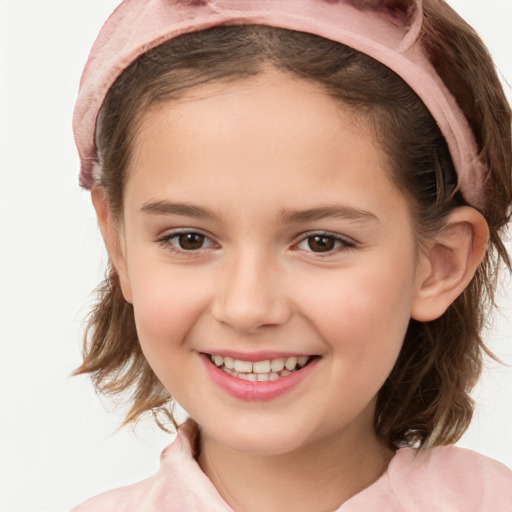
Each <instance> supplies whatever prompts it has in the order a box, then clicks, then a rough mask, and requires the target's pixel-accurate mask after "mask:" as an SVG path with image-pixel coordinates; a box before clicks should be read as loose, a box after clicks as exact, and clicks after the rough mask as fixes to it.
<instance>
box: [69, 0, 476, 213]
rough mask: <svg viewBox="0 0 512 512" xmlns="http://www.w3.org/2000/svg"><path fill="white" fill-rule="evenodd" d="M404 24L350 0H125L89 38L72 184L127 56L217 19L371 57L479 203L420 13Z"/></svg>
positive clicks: (85, 173) (454, 110)
mask: <svg viewBox="0 0 512 512" xmlns="http://www.w3.org/2000/svg"><path fill="white" fill-rule="evenodd" d="M416 4H417V5H416V10H415V13H414V16H413V18H412V20H410V21H409V22H408V23H407V24H405V23H403V22H400V21H399V20H398V19H395V18H392V17H391V16H389V15H384V14H383V13H378V12H369V11H367V10H366V11H363V10H360V9H358V8H357V7H355V6H354V2H352V1H350V0H181V1H180V0H125V1H124V2H123V3H122V4H121V5H120V6H119V7H118V8H117V9H116V10H115V11H114V13H113V14H112V15H111V16H110V18H109V19H108V20H107V21H106V23H105V25H104V26H103V28H102V30H101V32H100V34H99V35H98V38H97V39H96V41H95V43H94V45H93V48H92V50H91V54H90V55H89V59H88V61H87V64H86V66H85V69H84V72H83V75H82V79H81V82H80V91H79V94H78V99H77V103H76V106H75V111H74V117H73V130H74V134H75V140H76V144H77V147H78V152H79V155H80V160H81V170H80V185H81V186H82V187H84V188H87V189H90V188H91V187H92V185H93V173H92V170H93V166H94V165H95V162H96V161H97V154H96V146H95V128H96V119H97V116H98V112H99V110H100V108H101V105H102V103H103V100H104V98H105V95H106V93H107V91H108V89H109V88H110V86H111V85H112V84H113V83H114V81H115V80H116V78H117V77H118V76H119V75H120V74H121V73H122V71H123V70H124V69H126V68H127V67H128V66H129V65H130V64H131V63H132V62H133V61H134V60H136V59H137V57H139V56H140V55H142V54H143V53H146V52H147V51H149V50H151V49H152V48H154V47H156V46H158V45H160V44H162V43H164V42H166V41H168V40H170V39H172V38H174V37H177V36H179V35H181V34H185V33H188V32H195V31H199V30H203V29H206V28H210V27H213V26H218V25H239V24H242V25H249V24H250V25H256V24H257V25H268V26H275V27H280V28H285V29H291V30H296V31H301V32H308V33H311V34H316V35H319V36H321V37H324V38H326V39H331V40H333V41H337V42H339V43H343V44H345V45H347V46H350V47H351V48H353V49H355V50H358V51H360V52H362V53H365V54H367V55H369V56H370V57H373V58H374V59H375V60H377V61H379V62H381V63H382V64H384V65H385V66H387V67H388V68H390V69H391V70H393V71H394V72H395V73H396V74H397V75H399V76H400V77H401V78H402V79H403V80H404V81H405V82H406V83H407V84H408V85H409V86H410V87H411V89H412V90H413V91H415V93H416V94H417V95H418V96H419V97H420V98H421V100H422V101H423V103H424V104H425V106H426V107H427V108H428V110H429V111H430V113H431V115H432V117H433V118H434V119H435V121H436V122H437V124H438V126H439V128H440V130H441V132H442V133H443V135H444V137H445V139H446V142H447V145H448V148H449V150H450V154H451V157H452V161H453V164H454V167H455V171H456V173H457V176H458V183H459V188H460V191H461V193H462V195H463V196H464V198H465V200H466V201H467V202H468V203H469V204H471V205H473V206H475V207H483V205H484V198H483V192H482V188H483V187H482V183H483V180H484V167H483V165H482V163H481V162H480V161H479V159H478V150H477V146H476V142H475V139H474V136H473V133H472V131H471V129H470V127H469V124H468V122H467V120H466V118H465V116H464V114H463V113H462V111H461V109H460V108H459V107H458V105H457V102H456V101H455V98H454V97H453V96H452V95H451V93H450V92H449V91H448V89H447V87H446V86H445V84H444V83H443V81H442V80H441V78H440V77H439V76H438V74H437V72H436V70H435V69H434V67H433V66H432V64H431V63H430V61H429V59H428V57H427V55H426V53H425V51H424V49H423V48H422V46H421V43H420V38H419V36H420V32H421V28H422V21H423V12H422V8H421V0H418V1H417V2H416Z"/></svg>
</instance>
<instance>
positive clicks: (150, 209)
mask: <svg viewBox="0 0 512 512" xmlns="http://www.w3.org/2000/svg"><path fill="white" fill-rule="evenodd" d="M141 211H142V212H144V213H147V214H149V215H181V216H184V217H191V218H195V219H205V218H211V219H218V218H219V215H217V214H215V213H214V212H213V211H212V210H209V209H208V208H201V207H199V206H195V205H192V204H188V203H175V202H172V201H166V200H161V201H148V202H147V203H144V204H143V205H142V207H141ZM329 217H331V218H338V219H348V220H353V221H356V222H368V221H377V222H378V221H379V219H378V217H377V216H376V215H375V214H374V213H371V212H368V211H366V210H359V209H357V208H353V207H351V206H346V205H328V206H322V207H319V208H309V209H307V210H284V211H282V212H281V214H280V215H279V220H280V222H282V223H283V224H297V223H301V222H312V221H316V220H322V219H325V218H329Z"/></svg>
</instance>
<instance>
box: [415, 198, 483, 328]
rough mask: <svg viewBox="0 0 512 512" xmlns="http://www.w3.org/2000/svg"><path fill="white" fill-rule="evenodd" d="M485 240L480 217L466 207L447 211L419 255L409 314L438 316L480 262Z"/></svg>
mask: <svg viewBox="0 0 512 512" xmlns="http://www.w3.org/2000/svg"><path fill="white" fill-rule="evenodd" d="M488 240H489V228H488V226H487V222H486V221H485V219H484V217H483V216H482V215H481V214H480V213H479V212H478V211H476V210H475V209H474V208H470V207H469V206H463V207H460V208H457V209H455V210H454V211H452V212H451V213H450V215H449V216H448V218H447V219H446V222H445V223H444V225H443V227H442V228H441V229H440V230H439V232H438V233H437V234H436V235H435V237H434V238H433V239H432V240H431V241H429V242H428V243H427V248H426V249H425V250H424V251H423V255H422V257H421V260H420V263H419V268H418V274H417V280H416V290H415V295H414V298H413V304H412V309H411V317H412V318H414V319H415V320H419V321H421V322H428V321H431V320H435V319H436V318H439V317H440V316H441V315H442V314H443V313H444V312H445V311H446V310H447V309H448V307H449V306H450V304H452V302H453V301H454V300H455V299H456V298H457V297H458V296H459V295H460V294H461V293H462V292H463V291H464V289H465V288H466V286H467V285H468V284H469V282H470V281H471V279H472V278H473V276H474V274H475V272H476V269H477V268H478V265H479V264H480V262H481V261H482V258H483V257H484V255H485V251H486V249H487V242H488Z"/></svg>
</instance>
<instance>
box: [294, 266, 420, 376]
mask: <svg viewBox="0 0 512 512" xmlns="http://www.w3.org/2000/svg"><path fill="white" fill-rule="evenodd" d="M390 268H394V266H392V267H390ZM409 268H411V267H409ZM333 283H336V284H334V285H333ZM338 283H339V284H338ZM317 284H320V283H318V282H317ZM317 289H318V288H317ZM320 289H323V292H316V293H314V294H311V293H310V294H309V295H307V294H304V295H303V297H304V301H307V303H308V306H307V308H305V309H306V310H307V311H309V321H310V322H311V323H312V324H314V325H315V327H316V329H317V330H318V331H319V332H320V334H321V336H322V338H323V339H324V340H325V341H326V342H327V344H328V345H329V347H330V350H331V351H332V352H333V353H334V354H335V355H339V356H341V357H340V358H339V364H340V365H345V368H344V370H343V371H352V370H353V369H354V368H355V367H357V368H359V369H361V370H364V371H362V372H361V375H368V374H369V373H368V372H375V373H376V374H378V375H380V377H378V378H382V377H384V378H385V377H386V376H387V374H388V373H389V371H391V369H392V367H393V365H394V363H395V361H396V358H397V357H398V353H399V351H400V349H401V346H402V343H403V339H404V336H405V333H406V330H407V326H408V324H409V320H410V308H411V302H412V296H413V279H412V272H410V273H409V275H407V272H405V275H403V276H401V277H400V276H397V275H396V273H395V271H393V272H391V271H387V272H386V270H385V265H384V266H382V267H380V266H379V268H377V267H376V268H375V269H374V271H373V272H370V271H368V267H366V270H365V272H364V273H362V272H361V273H358V272H350V273H347V274H346V275H340V276H339V279H332V280H331V279H329V281H326V282H325V284H324V286H323V287H320Z"/></svg>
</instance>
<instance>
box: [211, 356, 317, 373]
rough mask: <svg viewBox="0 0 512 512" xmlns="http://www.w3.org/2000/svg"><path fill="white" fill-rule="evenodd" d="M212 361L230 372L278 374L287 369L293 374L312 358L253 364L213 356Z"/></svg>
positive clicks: (292, 358) (302, 357) (287, 358)
mask: <svg viewBox="0 0 512 512" xmlns="http://www.w3.org/2000/svg"><path fill="white" fill-rule="evenodd" d="M211 359H212V361H213V363H214V364H215V366H219V367H220V366H222V365H224V366H225V367H226V368H227V369H228V370H234V371H235V372H238V373H270V372H274V373H277V372H280V371H283V370H284V369H285V368H286V369H287V370H288V371H290V372H291V371H293V370H295V368H296V367H297V365H299V367H300V368H302V367H303V366H305V364H306V363H307V362H308V361H309V360H310V357H309V356H300V357H286V358H285V357H278V358H277V359H265V360H264V361H254V362H252V361H243V360H241V359H233V358H231V357H222V356H219V355H218V354H213V355H212V356H211Z"/></svg>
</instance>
